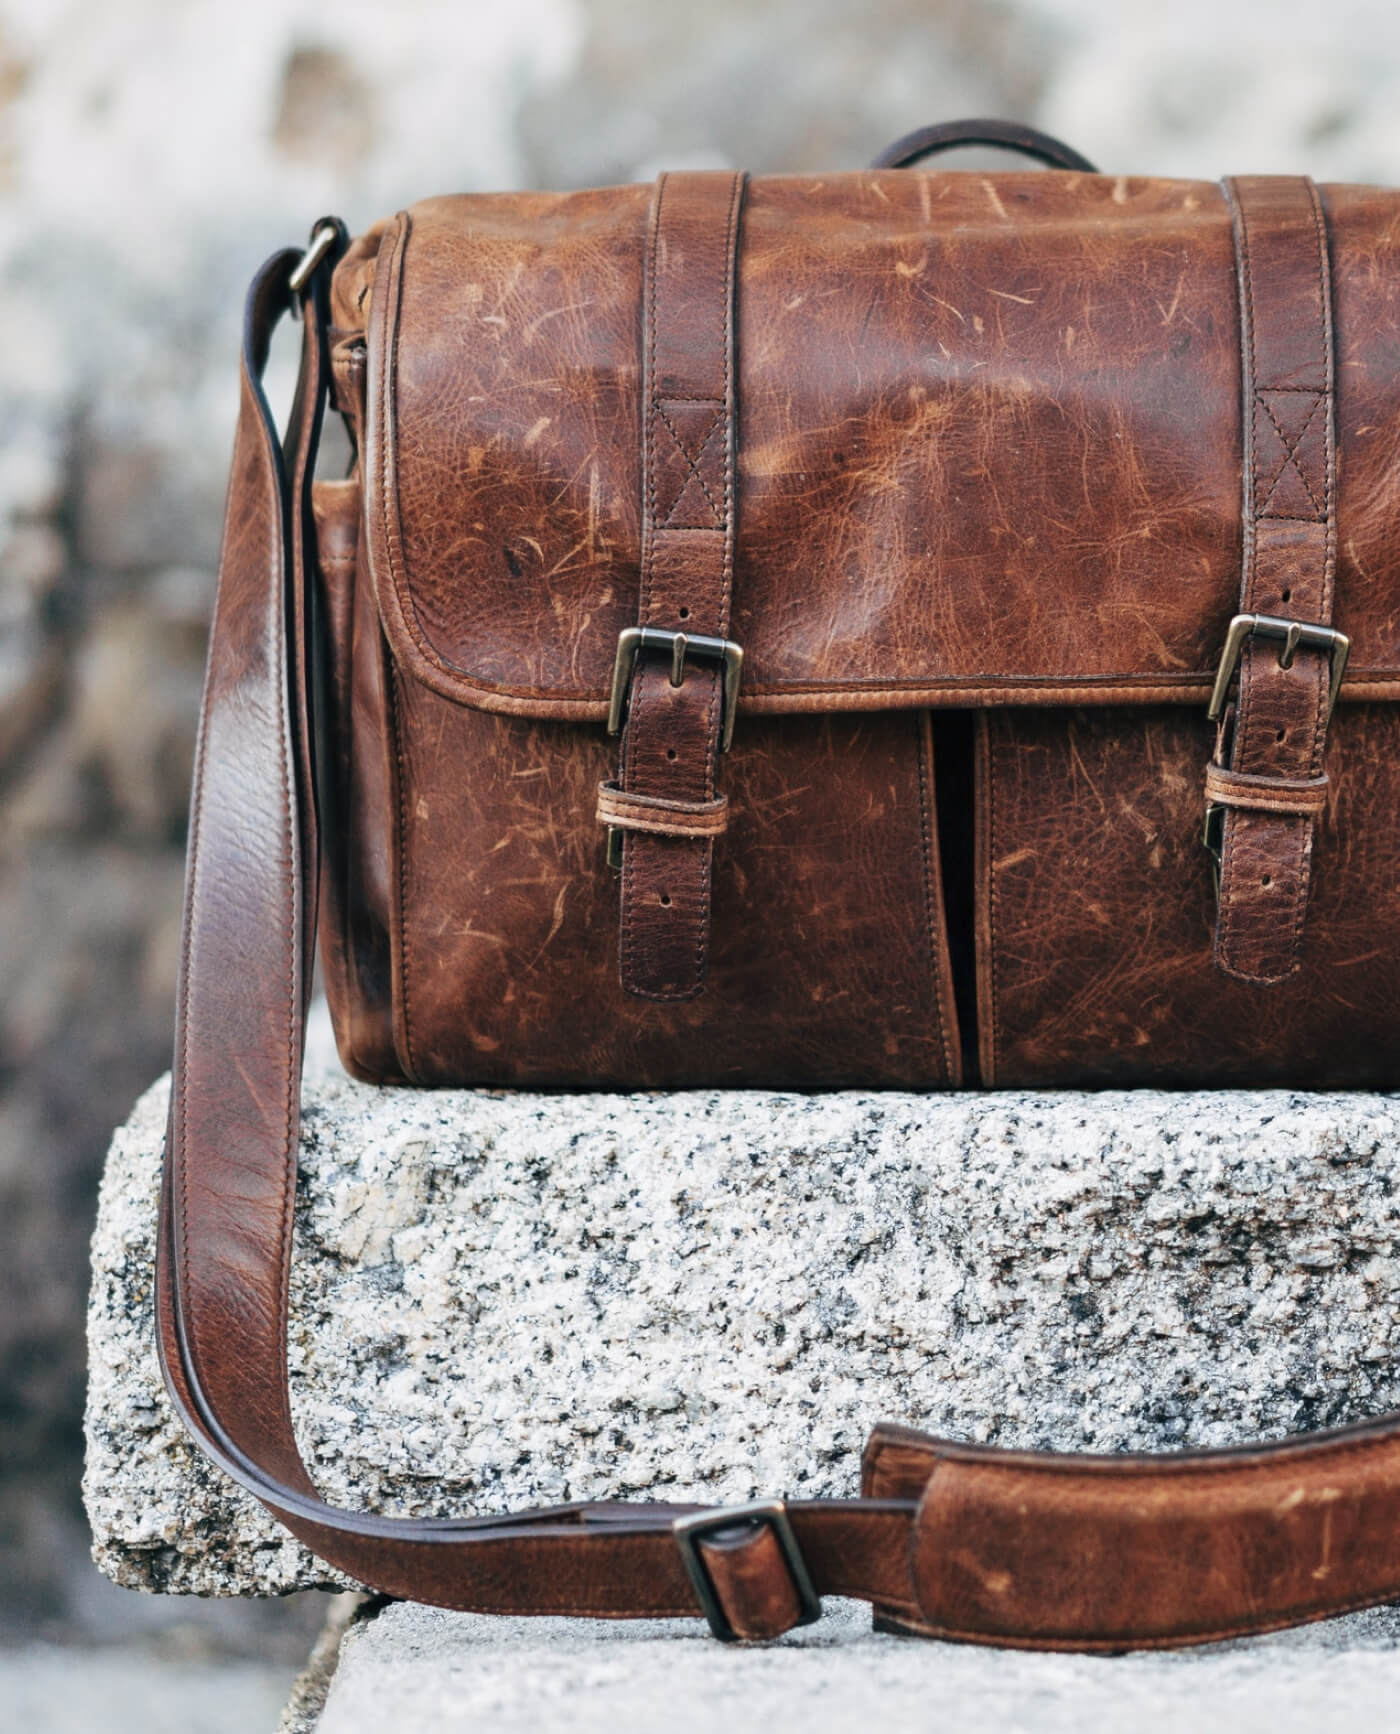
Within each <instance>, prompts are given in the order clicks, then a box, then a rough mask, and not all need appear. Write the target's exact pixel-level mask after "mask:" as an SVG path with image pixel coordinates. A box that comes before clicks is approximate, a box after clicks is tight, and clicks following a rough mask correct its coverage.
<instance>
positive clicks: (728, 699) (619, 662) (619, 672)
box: [608, 626, 744, 872]
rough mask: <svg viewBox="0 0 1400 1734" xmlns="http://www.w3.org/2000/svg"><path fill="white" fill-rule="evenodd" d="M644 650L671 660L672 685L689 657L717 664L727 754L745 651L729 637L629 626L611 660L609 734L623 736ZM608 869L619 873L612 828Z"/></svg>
mask: <svg viewBox="0 0 1400 1734" xmlns="http://www.w3.org/2000/svg"><path fill="white" fill-rule="evenodd" d="M644 650H661V651H664V652H665V653H666V655H667V656H669V657H670V659H671V685H672V686H679V685H680V684H681V682H682V681H683V680H684V679H685V665H686V663H687V662H688V661H689V659H690V658H691V657H699V658H700V660H701V661H702V662H717V663H719V665H720V667H721V669H722V670H723V674H724V691H723V694H722V703H721V719H720V736H719V745H720V751H721V752H725V753H727V752H728V751H729V748H730V745H731V743H732V742H733V740H734V715H735V711H736V710H737V708H738V704H739V675H740V672H741V671H742V669H743V666H744V652H743V650H742V648H741V647H740V646H739V645H737V644H735V642H734V641H733V639H732V638H706V637H703V636H701V635H698V634H694V633H689V632H667V631H665V630H664V629H663V628H661V627H659V626H628V627H625V628H624V629H623V630H622V631H621V632H620V633H619V634H618V637H617V656H616V658H615V659H614V661H613V682H612V697H611V699H610V700H609V701H608V733H609V734H610V735H616V734H621V733H622V719H623V716H624V714H625V712H626V710H627V689H628V688H629V687H630V686H631V684H632V674H633V671H634V670H635V668H636V666H637V658H638V657H639V656H640V655H641V654H642V652H643V651H644ZM608 866H609V867H611V868H613V870H614V871H616V872H620V871H621V870H622V832H621V831H620V830H618V828H617V827H616V826H615V825H614V826H610V827H609V829H608Z"/></svg>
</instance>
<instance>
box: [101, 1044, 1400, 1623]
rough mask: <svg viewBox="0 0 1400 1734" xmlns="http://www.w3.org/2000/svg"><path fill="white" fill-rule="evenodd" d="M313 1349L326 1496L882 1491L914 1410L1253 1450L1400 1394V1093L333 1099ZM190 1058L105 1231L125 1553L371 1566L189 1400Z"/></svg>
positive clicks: (108, 1371)
mask: <svg viewBox="0 0 1400 1734" xmlns="http://www.w3.org/2000/svg"><path fill="white" fill-rule="evenodd" d="M305 1100H306V1109H305V1134H304V1140H303V1150H302V1179H301V1185H300V1191H299V1201H298V1216H297V1260H296V1270H295V1278H294V1289H293V1321H294V1323H293V1340H292V1344H291V1369H292V1390H293V1409H294V1414H295V1416H296V1420H297V1426H298V1430H299V1434H300V1437H301V1440H302V1442H303V1447H304V1450H305V1452H306V1455H307V1458H308V1461H309V1462H310V1463H311V1464H312V1465H313V1467H314V1470H315V1473H316V1475H317V1478H318V1480H319V1482H320V1484H321V1486H322V1488H323V1490H324V1491H325V1492H326V1494H327V1495H328V1496H330V1497H331V1498H333V1499H336V1500H339V1501H343V1502H348V1503H352V1504H357V1505H373V1506H379V1507H382V1508H386V1509H390V1510H399V1511H404V1512H429V1511H438V1512H446V1511H458V1512H461V1511H467V1510H473V1509H475V1510H483V1511H484V1510H493V1511H494V1510H501V1509H505V1508H508V1507H512V1506H519V1505H523V1504H527V1503H535V1502H539V1501H549V1502H554V1501H558V1500H566V1499H584V1498H599V1497H606V1496H614V1495H615V1496H629V1497H638V1496H645V1495H657V1496H661V1497H675V1498H701V1499H707V1500H709V1499H713V1500H715V1501H720V1500H739V1499H746V1498H750V1497H753V1496H755V1495H757V1494H760V1493H765V1494H778V1493H784V1492H786V1493H792V1494H795V1495H799V1496H802V1495H824V1494H835V1493H842V1492H846V1491H850V1490H852V1489H853V1488H854V1485H855V1480H856V1474H857V1459H858V1456H859V1451H860V1446H861V1442H862V1440H863V1438H864V1435H865V1433H866V1431H867V1429H868V1428H869V1426H870V1425H871V1424H872V1423H873V1422H874V1421H876V1420H878V1419H881V1418H889V1419H898V1420H905V1421H908V1422H911V1423H913V1424H916V1425H924V1426H927V1427H928V1428H930V1429H932V1430H937V1431H945V1432H951V1433H955V1434H961V1435H967V1436H971V1437H974V1438H978V1439H990V1440H996V1441H1000V1442H1003V1443H1007V1444H1030V1445H1052V1446H1058V1447H1063V1448H1070V1449H1074V1448H1080V1449H1085V1448H1092V1449H1098V1450H1105V1449H1107V1450H1113V1449H1120V1448H1129V1447H1136V1448H1161V1447H1167V1446H1171V1445H1174V1444H1180V1443H1186V1442H1190V1443H1194V1444H1220V1443H1226V1442H1229V1441H1234V1440H1239V1439H1243V1438H1249V1437H1253V1436H1261V1435H1278V1434H1281V1433H1285V1432H1289V1431H1292V1430H1297V1429H1304V1428H1312V1427H1317V1426H1322V1425H1325V1424H1329V1423H1334V1422H1337V1421H1341V1420H1345V1419H1349V1418H1354V1417H1359V1416H1362V1415H1366V1414H1371V1413H1376V1412H1379V1411H1381V1410H1383V1409H1386V1408H1389V1407H1392V1406H1400V1376H1397V1372H1396V1365H1397V1358H1398V1357H1397V1348H1398V1347H1400V1280H1397V1279H1398V1273H1400V1265H1397V1235H1398V1234H1400V1207H1397V1204H1396V1183H1397V1180H1400V1098H1394V1097H1381V1096H1367V1095H1349V1096H1326V1097H1321V1096H1312V1097H1310V1096H1289V1095H1286V1094H1280V1093H1261V1094H1241V1095H1234V1096H1214V1095H1159V1094H1152V1093H1147V1092H1139V1093H1132V1094H1103V1095H1070V1094H1065V1095H1039V1096H1038V1095H1018V1094H999V1095H990V1096H983V1097H974V1096H952V1097H941V1098H940V1097H936V1096H922V1097H921V1096H912V1095H895V1094H890V1095H879V1096H860V1095H853V1094H844V1095H833V1096H827V1097H819V1098H809V1097H799V1096H780V1095H769V1094H762V1093H740V1092H735V1093H723V1092H721V1093H713V1094H689V1095H678V1096H670V1097H666V1096H573V1097H543V1096H528V1095H515V1096H511V1095H505V1094H490V1093H484V1092H482V1093H478V1092H452V1093H445V1092H436V1093H425V1092H417V1091H408V1090H399V1091H390V1090H375V1089H372V1088H368V1087H366V1086H362V1085H358V1084H353V1083H351V1082H349V1081H347V1080H346V1079H345V1078H344V1077H343V1076H341V1075H338V1074H337V1073H336V1072H335V1071H334V1069H333V1068H330V1067H327V1066H326V1065H325V1064H324V1063H322V1064H320V1065H319V1066H316V1067H313V1069H312V1071H311V1072H310V1074H309V1076H308V1081H307V1089H306V1098H305ZM165 1103H166V1086H165V1084H164V1083H163V1082H162V1083H160V1084H157V1085H155V1086H154V1087H153V1088H152V1089H151V1090H150V1091H149V1092H148V1094H147V1095H146V1096H145V1097H144V1098H143V1099H142V1101H141V1102H140V1103H139V1104H138V1106H137V1108H136V1110H135V1112H134V1113H133V1115H132V1117H131V1119H130V1121H129V1122H128V1124H127V1125H126V1126H125V1127H124V1128H122V1130H121V1131H120V1132H118V1134H117V1136H116V1138H115V1140H114V1143H113V1146H112V1152H111V1156H110V1158H109V1161H108V1167H107V1174H106V1181H105V1185H104V1189H103V1198H102V1207H101V1214H100V1218H99V1222H98V1226H97V1232H96V1236H95V1239H94V1246H93V1259H94V1281H93V1289H92V1300H91V1312H90V1320H89V1331H90V1352H91V1367H92V1372H91V1389H90V1397H89V1406H88V1418H87V1424H88V1464H87V1477H86V1494H87V1503H88V1510H89V1514H90V1517H91V1520H92V1524H93V1528H94V1533H95V1550H96V1557H97V1559H98V1561H99V1563H100V1565H101V1566H102V1568H103V1569H104V1570H105V1571H106V1572H107V1573H108V1574H109V1575H110V1576H112V1577H114V1578H115V1579H116V1580H117V1581H118V1582H121V1583H124V1584H128V1585H131V1586H133V1587H139V1588H144V1589H151V1590H164V1591H185V1592H196V1593H202V1594H267V1593H273V1592H277V1591H282V1590H287V1589H291V1588H295V1587H305V1586H309V1585H313V1584H328V1583H334V1582H335V1581H336V1579H335V1577H334V1574H332V1573H330V1572H328V1571H327V1570H326V1569H325V1568H324V1567H322V1566H320V1565H319V1564H317V1563H316V1562H315V1561H314V1560H313V1559H312V1558H311V1557H310V1556H309V1555H308V1554H306V1553H305V1552H304V1551H303V1550H302V1549H301V1548H300V1547H299V1546H298V1544H296V1543H295V1542H293V1541H292V1540H291V1538H290V1537H288V1536H286V1535H285V1534H284V1533H283V1532H282V1531H281V1530H280V1529H279V1528H278V1526H277V1525H276V1524H275V1523H274V1522H273V1521H272V1520H271V1519H270V1518H269V1517H267V1516H266V1515H265V1514H263V1513H262V1511H261V1510H260V1508H258V1507H257V1506H256V1505H255V1504H254V1503H253V1502H252V1501H250V1500H248V1499H246V1498H245V1497H244V1496H243V1495H242V1494H240V1493H239V1492H237V1491H236V1490H235V1489H234V1488H233V1487H232V1486H231V1485H230V1484H228V1483H227V1482H226V1481H225V1480H224V1478H223V1477H222V1476H221V1475H219V1474H218V1473H217V1472H216V1471H214V1470H212V1469H211V1468H209V1467H208V1466H207V1465H206V1464H204V1462H203V1460H202V1459H201V1458H200V1457H199V1456H198V1455H197V1453H196V1452H195V1451H194V1450H193V1449H192V1448H191V1447H190V1446H189V1445H188V1444H187V1443H186V1441H185V1438H184V1435H183V1433H182V1431H181V1429H180V1427H179V1425H178V1424H177V1422H176V1421H175V1419H174V1417H173V1415H172V1413H171V1411H170V1409H169V1406H168V1404H167V1401H166V1398H165V1394H164V1391H163V1389H162V1387H161V1384H160V1380H159V1375H158V1372H157V1368H156V1363H155V1357H154V1350H153V1345H152V1336H151V1331H152V1314H151V1260H152V1241H153V1230H154V1220H155V1200H156V1191H157V1184H158V1168H159V1157H160V1146H161V1139H162V1133H163V1127H164V1119H165Z"/></svg>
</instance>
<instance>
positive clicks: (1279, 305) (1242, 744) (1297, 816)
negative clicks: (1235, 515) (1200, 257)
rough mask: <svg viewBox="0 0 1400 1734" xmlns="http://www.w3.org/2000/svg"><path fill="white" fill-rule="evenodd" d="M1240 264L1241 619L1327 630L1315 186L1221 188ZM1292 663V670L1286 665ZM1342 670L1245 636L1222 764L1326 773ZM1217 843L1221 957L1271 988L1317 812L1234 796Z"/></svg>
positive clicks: (1250, 773)
mask: <svg viewBox="0 0 1400 1734" xmlns="http://www.w3.org/2000/svg"><path fill="white" fill-rule="evenodd" d="M1225 188H1226V193H1227V195H1228V197H1229V199H1230V204H1231V208H1232V211H1233V215H1234V232H1235V249H1236V258H1237V262H1238V269H1239V289H1240V340H1241V362H1240V367H1241V377H1242V389H1243V420H1244V574H1243V580H1242V584H1241V590H1240V612H1241V613H1242V614H1264V615H1270V616H1274V617H1275V618H1283V619H1288V620H1297V621H1303V622H1307V623H1311V624H1316V625H1321V626H1327V625H1329V624H1330V622H1331V618H1332V589H1333V574H1334V569H1335V565H1336V543H1337V442H1336V429H1335V422H1336V405H1335V371H1336V363H1335V358H1334V353H1333V349H1334V344H1333V331H1332V295H1331V268H1330V264H1329V260H1328V252H1327V229H1326V224H1325V222H1324V219H1323V212H1322V205H1321V201H1320V199H1319V197H1318V192H1317V188H1316V187H1315V186H1314V185H1313V183H1312V182H1311V181H1309V180H1305V179H1294V178H1288V177H1273V176H1252V177H1248V178H1242V179H1239V180H1232V181H1227V182H1226V183H1225ZM1285 664H1287V666H1285ZM1330 675H1331V667H1330V663H1329V659H1328V656H1327V653H1326V652H1325V651H1324V650H1319V649H1310V648H1300V649H1298V650H1297V652H1296V654H1295V655H1294V656H1292V657H1289V656H1287V655H1286V654H1285V655H1283V656H1281V655H1280V645H1279V643H1278V641H1277V640H1268V639H1263V638H1259V637H1251V638H1249V639H1248V640H1247V641H1246V643H1245V646H1244V651H1243V654H1242V656H1241V658H1240V665H1239V695H1238V698H1237V700H1236V703H1235V706H1234V709H1233V714H1232V715H1228V716H1227V724H1226V727H1225V728H1223V729H1222V733H1221V740H1220V743H1219V745H1218V747H1217V754H1216V757H1217V761H1218V762H1219V763H1220V764H1221V765H1222V766H1223V767H1224V768H1226V769H1228V770H1229V771H1231V772H1232V773H1234V774H1235V775H1236V776H1238V777H1244V778H1248V779H1249V780H1250V783H1251V785H1252V786H1254V787H1255V788H1256V789H1260V788H1262V787H1264V786H1265V785H1266V784H1268V783H1270V782H1277V783H1278V785H1279V788H1280V791H1282V790H1283V789H1284V787H1285V786H1290V787H1293V788H1296V786H1297V785H1298V784H1299V783H1302V782H1312V783H1315V782H1316V780H1317V779H1318V778H1319V777H1321V776H1322V771H1323V754H1324V751H1325V748H1326V743H1327V720H1328V688H1329V683H1330ZM1220 804H1223V805H1224V807H1225V812H1224V824H1223V830H1222V834H1221V844H1220V903H1219V910H1218V914H1217V919H1216V928H1215V958H1216V962H1217V963H1218V964H1219V966H1220V968H1221V969H1223V970H1224V971H1225V972H1226V973H1227V974H1229V975H1233V976H1238V977H1239V978H1240V979H1242V980H1244V981H1250V982H1256V983H1259V984H1261V985H1262V984H1267V983H1271V982H1277V981H1282V980H1284V979H1285V978H1286V977H1287V976H1289V975H1291V974H1292V973H1293V971H1294V970H1295V969H1297V968H1298V966H1299V964H1300V962H1301V961H1302V947H1303V926H1304V919H1305V916H1306V912H1307V902H1308V883H1309V879H1310V876H1311V866H1312V852H1313V840H1314V836H1315V833H1316V829H1317V825H1316V820H1317V814H1318V809H1317V808H1316V807H1306V808H1304V807H1299V806H1297V805H1296V804H1295V805H1292V806H1289V805H1288V804H1287V803H1286V802H1273V803H1269V802H1266V801H1263V800H1255V801H1251V802H1248V803H1246V802H1242V801H1229V802H1225V803H1220Z"/></svg>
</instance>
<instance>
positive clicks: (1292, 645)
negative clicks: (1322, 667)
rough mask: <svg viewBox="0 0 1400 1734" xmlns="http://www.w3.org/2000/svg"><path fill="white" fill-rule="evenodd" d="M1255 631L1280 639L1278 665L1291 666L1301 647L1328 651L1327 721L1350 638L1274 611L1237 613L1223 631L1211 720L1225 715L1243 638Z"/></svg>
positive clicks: (1335, 696) (1340, 677) (1338, 687)
mask: <svg viewBox="0 0 1400 1734" xmlns="http://www.w3.org/2000/svg"><path fill="white" fill-rule="evenodd" d="M1256 634H1257V635H1258V636H1259V637H1260V638H1277V639H1281V640H1282V641H1283V649H1282V650H1281V651H1279V653H1278V665H1279V667H1280V668H1292V666H1293V658H1294V657H1295V656H1296V655H1297V653H1298V651H1299V650H1300V649H1303V650H1325V651H1326V652H1327V655H1328V658H1329V660H1330V663H1331V673H1332V679H1331V684H1330V686H1329V687H1328V690H1327V714H1326V716H1324V717H1323V719H1322V720H1323V722H1324V723H1326V722H1328V721H1330V720H1331V716H1332V711H1333V708H1334V707H1335V705H1336V703H1337V694H1338V693H1339V692H1340V691H1341V690H1342V675H1343V674H1344V673H1345V671H1346V666H1347V657H1348V655H1349V654H1350V652H1351V640H1350V639H1349V638H1348V637H1347V635H1346V633H1345V632H1338V631H1337V630H1336V628H1335V627H1332V626H1318V625H1315V624H1313V623H1312V622H1310V621H1304V620H1282V619H1280V618H1279V617H1278V616H1277V615H1274V614H1237V615H1236V616H1235V618H1234V619H1233V620H1232V621H1231V622H1230V630H1229V631H1228V632H1227V633H1226V634H1225V649H1224V651H1223V652H1222V653H1221V657H1220V667H1219V668H1218V669H1217V670H1216V672H1215V686H1214V687H1213V689H1212V690H1211V695H1210V709H1209V710H1208V711H1207V712H1206V714H1207V716H1209V718H1210V720H1211V721H1212V722H1219V721H1220V719H1221V717H1222V716H1224V714H1225V701H1226V699H1227V698H1228V697H1229V695H1230V682H1231V681H1232V680H1233V679H1234V678H1235V670H1236V669H1237V668H1238V667H1239V661H1240V657H1241V656H1242V655H1243V654H1244V645H1245V640H1246V639H1247V638H1250V637H1253V636H1254V635H1256Z"/></svg>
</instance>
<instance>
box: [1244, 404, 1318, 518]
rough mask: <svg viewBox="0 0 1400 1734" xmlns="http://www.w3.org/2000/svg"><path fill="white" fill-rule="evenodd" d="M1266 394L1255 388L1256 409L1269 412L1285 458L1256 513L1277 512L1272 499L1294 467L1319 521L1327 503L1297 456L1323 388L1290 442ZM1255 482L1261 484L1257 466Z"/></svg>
mask: <svg viewBox="0 0 1400 1734" xmlns="http://www.w3.org/2000/svg"><path fill="white" fill-rule="evenodd" d="M1266 395H1267V393H1266V392H1265V391H1260V390H1256V391H1255V393H1254V405H1255V408H1256V409H1262V410H1263V412H1264V414H1265V415H1266V416H1268V418H1269V421H1270V422H1271V423H1272V425H1273V429H1274V432H1275V433H1276V434H1277V435H1278V437H1279V444H1280V445H1281V446H1282V447H1283V450H1284V459H1283V463H1282V465H1281V466H1280V468H1279V472H1278V474H1277V475H1276V476H1275V477H1274V479H1273V483H1272V484H1271V486H1270V488H1269V491H1268V493H1267V494H1265V496H1264V503H1263V505H1262V506H1258V507H1256V508H1255V516H1256V517H1259V518H1272V517H1273V516H1274V514H1273V513H1272V512H1271V511H1270V510H1269V505H1270V502H1271V501H1272V500H1273V497H1274V495H1275V494H1276V493H1277V492H1278V490H1279V484H1280V483H1281V482H1282V480H1283V478H1284V476H1285V475H1286V474H1287V473H1288V471H1289V469H1290V468H1291V469H1292V471H1293V473H1294V474H1295V475H1296V476H1297V478H1298V480H1299V481H1300V482H1301V483H1302V484H1303V492H1304V493H1305V494H1306V495H1307V496H1308V498H1309V500H1311V501H1312V507H1313V510H1314V511H1315V512H1316V513H1317V516H1318V521H1319V522H1321V520H1322V519H1323V518H1324V517H1325V515H1326V507H1325V506H1324V505H1323V503H1322V501H1321V500H1319V499H1318V497H1317V494H1316V493H1315V492H1314V490H1313V486H1312V483H1311V482H1310V481H1309V480H1308V478H1307V477H1306V476H1305V475H1304V474H1303V466H1302V464H1301V463H1300V462H1299V459H1298V447H1299V446H1300V445H1302V443H1303V437H1304V435H1305V434H1306V433H1307V431H1308V429H1309V428H1310V427H1311V426H1312V424H1313V418H1314V417H1315V416H1316V415H1317V412H1318V409H1319V408H1320V407H1321V405H1322V401H1323V395H1322V393H1321V392H1319V393H1318V394H1317V395H1316V397H1315V398H1314V400H1313V406H1312V408H1311V409H1310V410H1309V411H1308V419H1307V420H1306V421H1305V422H1304V423H1303V425H1302V427H1301V428H1299V430H1298V433H1297V436H1296V437H1295V438H1294V439H1293V440H1292V441H1291V442H1290V440H1289V439H1288V436H1287V435H1286V434H1285V433H1284V431H1283V428H1282V427H1281V426H1280V425H1279V419H1278V417H1277V416H1276V415H1275V414H1274V412H1273V410H1272V409H1270V408H1269V406H1268V404H1267V403H1266V402H1265V401H1264V399H1265V397H1266ZM1255 483H1256V487H1257V485H1258V472H1257V469H1256V475H1255ZM1323 485H1324V489H1325V487H1326V484H1325V483H1324V484H1323ZM1302 521H1303V522H1304V523H1311V522H1312V519H1310V518H1305V519H1303V520H1302Z"/></svg>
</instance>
